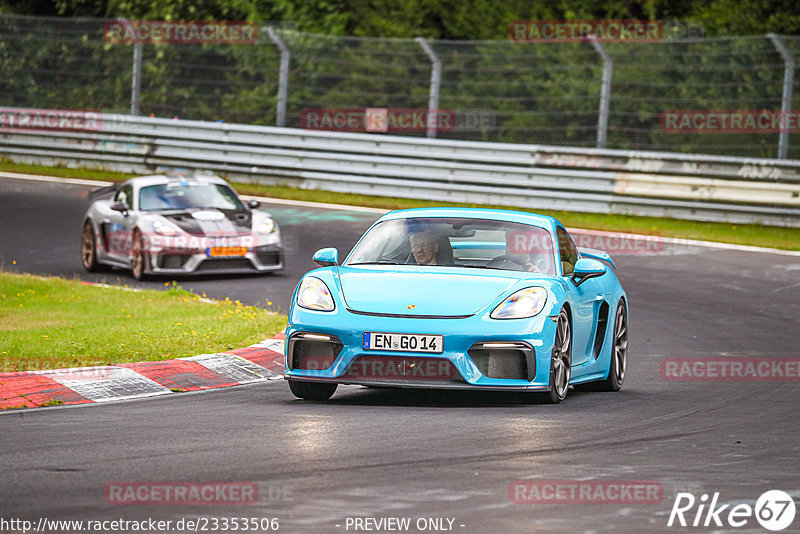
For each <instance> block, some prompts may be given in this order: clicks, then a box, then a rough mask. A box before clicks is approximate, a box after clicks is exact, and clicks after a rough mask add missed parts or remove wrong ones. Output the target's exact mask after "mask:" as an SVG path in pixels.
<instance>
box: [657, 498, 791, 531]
mask: <svg viewBox="0 0 800 534" xmlns="http://www.w3.org/2000/svg"><path fill="white" fill-rule="evenodd" d="M796 511H797V509H796V506H795V502H794V499H792V496H791V495H789V494H788V493H786V492H785V491H781V490H770V491H766V492H764V493H762V494H761V496H760V497H759V498H758V500H757V501H756V504H755V506H751V505H750V504H747V503H738V504H733V503H726V504H720V503H719V493H714V495H713V496H712V497H711V500H710V501H709V496H708V494H705V493H704V494H703V495H701V496H700V499H696V498H695V496H694V495H692V494H691V493H678V495H677V496H676V497H675V503H674V504H673V505H672V512H671V513H670V514H669V521H667V526H668V527H673V526H674V527H694V528H697V527H717V528H718V527H726V528H741V527H746V526H751V527H752V526H753V525H752V520H753V519H755V520H756V521H757V522H758V524H759V525H761V527H763V528H765V529H767V530H769V531H771V532H778V531H781V530H785V529H787V528H788V527H789V526H790V525H791V524H792V521H794V516H795V513H796Z"/></svg>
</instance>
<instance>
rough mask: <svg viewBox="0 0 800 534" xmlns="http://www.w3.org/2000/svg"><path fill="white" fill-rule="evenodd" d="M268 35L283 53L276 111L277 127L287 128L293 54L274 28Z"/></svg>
mask: <svg viewBox="0 0 800 534" xmlns="http://www.w3.org/2000/svg"><path fill="white" fill-rule="evenodd" d="M267 33H268V34H269V38H270V39H272V42H273V43H275V45H276V46H277V47H278V49H279V50H280V51H281V66H280V70H279V74H278V109H277V111H276V115H277V116H276V118H275V126H286V92H287V90H288V87H289V61H290V60H291V54H290V52H289V46H288V45H287V44H286V41H284V40H283V38H282V37H281V36H280V34H279V33H278V31H277V30H276V29H275V28H274V27H273V26H269V27H267Z"/></svg>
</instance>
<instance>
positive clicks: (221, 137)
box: [0, 110, 800, 227]
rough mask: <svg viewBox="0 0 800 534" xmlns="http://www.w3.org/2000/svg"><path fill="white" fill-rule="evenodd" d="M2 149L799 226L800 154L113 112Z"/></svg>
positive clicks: (83, 160) (6, 140)
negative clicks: (570, 144) (541, 141)
mask: <svg viewBox="0 0 800 534" xmlns="http://www.w3.org/2000/svg"><path fill="white" fill-rule="evenodd" d="M30 111H31V112H32V113H33V112H36V110H30ZM0 155H1V156H3V157H6V158H8V159H10V160H12V161H18V162H33V163H43V164H61V165H67V166H82V167H87V168H104V169H109V170H118V171H126V172H135V173H153V172H160V171H162V170H164V169H166V168H186V169H194V170H205V171H211V172H215V173H218V174H222V175H225V176H228V177H229V178H231V179H235V180H237V181H247V182H257V183H264V184H275V183H288V184H290V185H293V186H297V187H301V188H309V189H317V188H318V189H325V190H330V191H341V192H348V193H363V194H373V195H382V196H392V197H405V198H418V199H427V200H435V201H453V202H470V203H481V204H499V205H509V206H518V207H522V208H531V209H555V210H571V211H586V212H599V213H618V214H635V215H649V216H658V217H676V218H685V219H695V220H705V221H721V222H731V223H762V224H769V225H779V226H796V227H800V161H792V160H773V159H744V158H735V157H727V156H697V155H686V154H677V153H659V152H630V151H621V150H605V149H580V148H567V147H554V146H539V145H521V144H504V143H483V142H472V141H452V140H441V139H429V138H418V137H397V136H386V135H375V134H356V133H342V132H324V131H317V130H299V129H291V128H277V127H264V126H248V125H237V124H227V123H209V122H200V121H185V120H169V119H155V118H143V117H135V116H129V115H103V116H102V124H101V126H100V127H99V129H96V130H92V131H87V130H83V131H65V130H34V129H29V130H23V129H8V128H5V129H0Z"/></svg>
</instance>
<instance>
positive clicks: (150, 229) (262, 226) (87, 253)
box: [81, 174, 283, 280]
mask: <svg viewBox="0 0 800 534" xmlns="http://www.w3.org/2000/svg"><path fill="white" fill-rule="evenodd" d="M90 199H91V204H90V206H89V209H88V210H87V211H86V215H85V217H84V219H83V233H82V238H81V259H82V261H83V266H84V267H85V268H86V270H88V271H98V270H101V269H102V268H103V267H105V266H114V267H122V268H126V269H131V270H132V271H133V276H134V278H136V279H137V280H141V279H142V278H145V277H147V276H148V275H154V274H164V275H167V274H208V273H252V272H264V273H266V272H274V271H278V270H280V269H282V268H283V248H282V246H281V236H280V230H279V229H278V225H277V224H276V223H275V221H274V220H273V219H272V217H271V216H270V215H269V213H267V212H265V211H261V210H258V209H257V208H258V206H259V203H258V202H257V201H255V200H251V201H250V202H249V203H248V204H247V205H245V204H244V203H243V202H242V200H241V199H240V198H239V196H238V195H237V194H236V193H235V192H234V191H233V189H231V187H230V185H228V183H227V182H226V181H225V180H223V179H222V178H220V177H218V176H211V175H195V174H170V175H154V176H141V177H137V178H131V179H130V180H128V181H127V182H125V183H122V184H114V185H111V186H109V187H104V188H101V189H98V190H95V191H93V192H92V193H91V194H90Z"/></svg>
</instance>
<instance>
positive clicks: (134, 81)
mask: <svg viewBox="0 0 800 534" xmlns="http://www.w3.org/2000/svg"><path fill="white" fill-rule="evenodd" d="M141 92H142V43H135V44H134V45H133V75H132V76H131V115H139V98H140V97H139V95H140V94H141Z"/></svg>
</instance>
